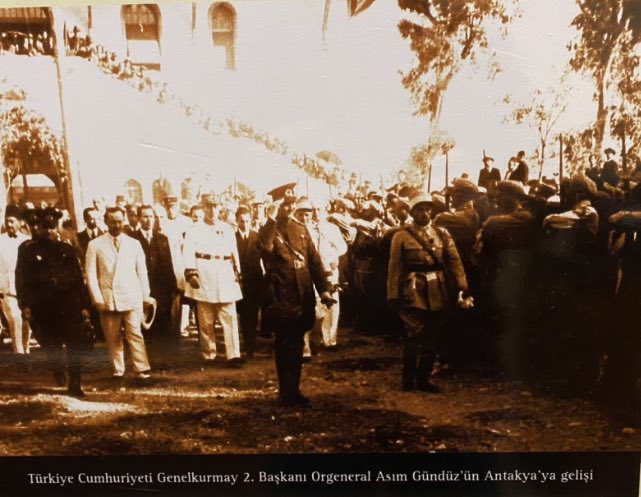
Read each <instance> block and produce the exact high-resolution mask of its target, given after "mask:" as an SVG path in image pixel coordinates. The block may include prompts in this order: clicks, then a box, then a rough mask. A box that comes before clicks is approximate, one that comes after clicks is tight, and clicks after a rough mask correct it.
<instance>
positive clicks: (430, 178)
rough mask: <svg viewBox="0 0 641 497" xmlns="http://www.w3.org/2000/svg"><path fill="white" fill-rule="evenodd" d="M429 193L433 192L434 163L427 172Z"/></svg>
mask: <svg viewBox="0 0 641 497" xmlns="http://www.w3.org/2000/svg"><path fill="white" fill-rule="evenodd" d="M427 191H428V193H429V192H431V191H432V163H430V165H429V170H428V171H427Z"/></svg>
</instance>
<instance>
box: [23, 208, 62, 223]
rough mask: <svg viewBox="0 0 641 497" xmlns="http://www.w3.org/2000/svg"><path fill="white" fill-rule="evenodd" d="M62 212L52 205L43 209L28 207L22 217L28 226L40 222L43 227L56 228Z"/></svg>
mask: <svg viewBox="0 0 641 497" xmlns="http://www.w3.org/2000/svg"><path fill="white" fill-rule="evenodd" d="M61 217H62V212H61V211H59V210H58V209H56V208H54V207H45V208H44V209H29V210H27V211H26V212H25V213H24V218H25V220H26V221H27V223H28V224H29V225H30V226H35V225H37V224H42V225H43V226H44V227H45V228H57V227H58V221H59V220H60V218H61Z"/></svg>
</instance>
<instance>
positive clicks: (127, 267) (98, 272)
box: [85, 207, 153, 380]
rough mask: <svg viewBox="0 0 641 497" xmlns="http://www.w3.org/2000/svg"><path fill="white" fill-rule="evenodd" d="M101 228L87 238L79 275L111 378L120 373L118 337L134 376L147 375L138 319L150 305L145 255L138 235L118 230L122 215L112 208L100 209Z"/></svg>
mask: <svg viewBox="0 0 641 497" xmlns="http://www.w3.org/2000/svg"><path fill="white" fill-rule="evenodd" d="M105 223H106V225H107V233H104V234H103V235H101V236H99V237H98V238H95V239H94V240H92V241H90V242H89V246H88V247H87V255H86V258H85V275H86V277H87V286H88V287H89V292H90V293H91V298H92V300H93V303H94V306H95V308H96V310H97V311H98V312H99V313H100V322H101V324H102V330H103V332H104V334H105V342H106V344H107V350H108V351H109V356H110V359H111V363H112V366H113V377H114V379H121V378H122V377H123V376H124V374H125V350H124V343H123V330H124V339H125V340H126V341H127V343H128V345H129V349H130V351H131V359H132V362H133V366H134V371H135V374H136V377H137V378H138V379H141V380H147V379H149V378H150V375H149V360H148V359H147V349H146V348H145V340H144V338H143V336H142V331H141V329H140V323H141V321H142V316H143V314H142V313H143V310H145V309H148V308H149V307H151V306H153V298H152V297H151V295H150V294H149V277H148V276H147V264H146V263H145V254H144V252H143V250H142V247H141V246H140V243H139V242H138V240H134V239H133V238H131V237H130V236H126V235H124V234H123V226H124V223H125V214H124V212H123V211H122V209H120V208H118V207H109V208H107V210H106V212H105Z"/></svg>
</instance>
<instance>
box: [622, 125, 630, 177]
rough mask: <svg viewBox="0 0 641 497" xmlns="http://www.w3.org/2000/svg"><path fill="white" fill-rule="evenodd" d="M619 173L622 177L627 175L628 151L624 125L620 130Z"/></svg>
mask: <svg viewBox="0 0 641 497" xmlns="http://www.w3.org/2000/svg"><path fill="white" fill-rule="evenodd" d="M621 172H622V173H623V175H624V176H627V175H628V151H627V150H626V144H625V124H623V125H622V128H621Z"/></svg>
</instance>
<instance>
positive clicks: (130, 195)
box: [125, 179, 142, 204]
mask: <svg viewBox="0 0 641 497" xmlns="http://www.w3.org/2000/svg"><path fill="white" fill-rule="evenodd" d="M125 200H126V202H127V203H128V204H142V187H141V186H140V183H139V182H138V181H136V180H135V179H128V180H127V181H126V182H125Z"/></svg>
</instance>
